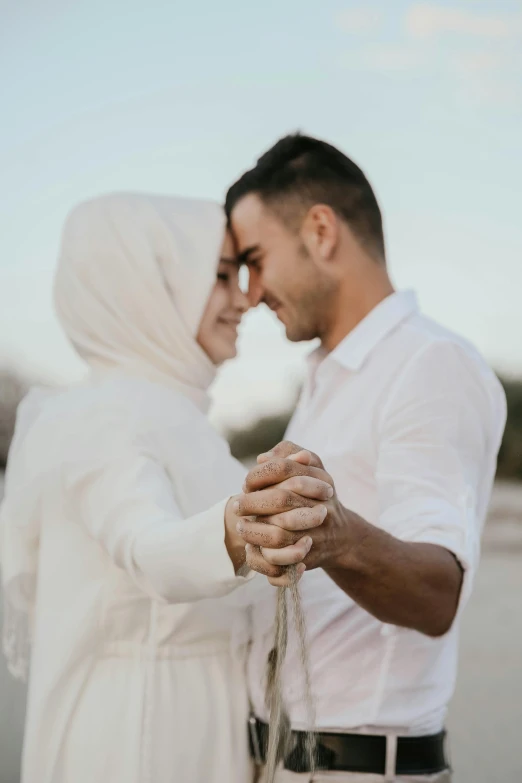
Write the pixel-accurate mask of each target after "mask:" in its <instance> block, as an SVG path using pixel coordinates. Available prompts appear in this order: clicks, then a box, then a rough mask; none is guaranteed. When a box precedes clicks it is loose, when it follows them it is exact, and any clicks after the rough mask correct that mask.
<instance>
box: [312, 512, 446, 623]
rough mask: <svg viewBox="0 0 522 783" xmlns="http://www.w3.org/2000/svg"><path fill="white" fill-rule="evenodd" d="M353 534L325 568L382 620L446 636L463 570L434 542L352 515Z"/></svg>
mask: <svg viewBox="0 0 522 783" xmlns="http://www.w3.org/2000/svg"><path fill="white" fill-rule="evenodd" d="M345 513H346V517H347V518H346V526H347V532H348V529H349V534H348V535H346V536H345V539H346V543H345V545H344V546H343V542H342V538H343V536H342V534H341V535H340V536H339V538H338V539H337V553H336V554H335V555H334V556H333V557H332V558H330V559H329V562H328V563H325V565H324V566H323V567H324V570H325V571H326V572H327V573H328V574H329V576H330V577H331V578H332V579H333V580H334V582H335V583H336V584H337V585H338V586H339V587H340V588H341V589H342V590H344V592H345V593H347V594H348V595H349V596H350V597H351V598H353V600H354V601H356V602H357V603H358V604H359V605H360V606H362V607H363V608H364V609H366V610H367V611H368V612H370V613H371V614H373V615H374V616H375V617H377V618H378V619H379V620H381V621H382V622H385V623H390V624H393V625H399V626H403V627H406V628H413V629H415V630H417V631H420V632H421V633H425V634H427V635H429V636H441V635H443V634H444V633H446V632H447V631H448V630H449V629H450V627H451V624H452V622H453V619H454V617H455V613H456V609H457V605H458V599H459V594H460V589H461V585H462V568H461V566H460V564H459V563H458V561H457V560H456V558H455V557H454V555H453V554H451V552H449V551H448V550H446V549H444V548H443V547H440V546H436V545H434V544H423V543H411V542H404V541H400V540H399V539H397V538H394V537H393V536H391V535H389V534H388V533H386V532H385V531H383V530H381V529H380V528H377V527H375V526H374V525H371V524H370V523H368V522H366V521H365V520H364V519H362V518H361V517H359V516H358V515H357V514H354V513H353V512H350V511H347V510H346V509H345Z"/></svg>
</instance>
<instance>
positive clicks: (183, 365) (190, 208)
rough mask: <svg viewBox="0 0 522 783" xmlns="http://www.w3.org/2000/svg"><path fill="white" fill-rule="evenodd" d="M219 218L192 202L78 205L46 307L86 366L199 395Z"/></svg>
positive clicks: (208, 206)
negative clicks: (201, 335)
mask: <svg viewBox="0 0 522 783" xmlns="http://www.w3.org/2000/svg"><path fill="white" fill-rule="evenodd" d="M224 232H225V215H224V212H223V209H222V208H221V207H220V205H219V204H217V203H214V202H211V201H202V200H196V199H185V198H171V197H162V196H145V195H139V194H115V195H109V196H103V197H100V198H96V199H93V200H92V201H87V202H85V203H83V204H80V206H78V207H77V208H76V209H75V210H74V211H73V212H72V213H71V214H70V216H69V217H68V219H67V221H66V224H65V228H64V231H63V237H62V245H61V251H60V258H59V262H58V269H57V272H56V278H55V287H54V300H55V306H56V311H57V314H58V318H59V320H60V322H61V324H62V327H63V329H64V330H65V333H66V334H67V337H68V338H69V340H70V342H71V343H72V345H73V346H74V348H75V350H76V351H77V353H78V354H79V355H80V356H81V357H82V358H83V359H84V360H85V361H86V362H88V364H89V365H91V367H93V368H95V369H98V368H100V367H101V368H113V369H121V370H127V371H128V372H130V373H133V374H138V375H144V376H147V377H157V378H159V379H161V380H162V381H163V382H166V383H171V384H172V385H180V386H181V387H185V389H186V390H191V391H192V393H193V394H195V395H196V396H199V397H200V398H204V396H205V392H206V390H207V388H208V386H209V385H210V383H211V381H212V380H213V378H214V375H215V368H214V366H213V364H212V363H211V361H210V359H209V358H208V356H207V355H206V354H205V353H204V351H203V350H202V348H201V347H200V346H199V345H198V343H197V342H196V334H197V331H198V327H199V323H200V321H201V318H202V315H203V311H204V309H205V305H206V302H207V300H208V297H209V295H210V292H211V290H212V287H213V284H214V282H215V279H216V271H217V264H218V258H219V251H220V248H221V244H222V242H223V236H224Z"/></svg>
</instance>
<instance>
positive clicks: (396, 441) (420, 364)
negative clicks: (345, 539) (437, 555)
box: [376, 342, 502, 605]
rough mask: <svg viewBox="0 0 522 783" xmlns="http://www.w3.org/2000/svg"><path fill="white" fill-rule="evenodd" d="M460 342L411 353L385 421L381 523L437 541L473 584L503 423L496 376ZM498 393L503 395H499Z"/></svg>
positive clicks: (403, 535)
mask: <svg viewBox="0 0 522 783" xmlns="http://www.w3.org/2000/svg"><path fill="white" fill-rule="evenodd" d="M485 369H486V370H487V371H488V374H484V373H483V372H482V371H481V368H480V366H477V364H476V362H475V360H474V359H473V358H472V357H469V356H467V355H466V354H465V352H464V350H463V349H461V348H460V347H459V346H458V345H456V344H453V343H450V342H440V343H435V344H433V345H430V346H429V347H428V348H426V349H424V350H423V351H422V352H421V354H420V355H417V357H414V358H413V359H411V360H410V362H409V364H408V365H407V367H406V368H405V369H404V371H403V372H402V374H401V376H400V378H399V380H398V381H397V383H396V386H395V388H394V389H392V390H391V394H390V397H389V400H388V404H387V405H386V406H385V410H384V414H383V416H382V418H381V422H380V438H379V453H378V460H377V477H376V478H377V487H378V497H379V525H380V526H381V527H382V528H383V529H385V530H387V531H388V532H389V533H391V534H392V535H394V536H395V537H396V538H399V539H401V540H403V541H412V542H425V543H430V544H437V545H439V546H441V547H444V548H446V549H448V550H449V551H450V552H452V553H453V554H454V555H455V556H456V557H457V559H458V560H459V562H460V564H461V565H462V567H463V569H464V574H465V575H464V583H463V588H462V591H461V599H460V603H461V605H463V604H465V602H466V601H467V598H468V597H469V594H470V592H471V589H472V582H473V575H474V573H475V570H476V567H477V564H478V560H479V554H480V535H481V529H482V524H483V517H484V513H485V507H486V505H487V502H488V500H489V494H490V491H491V486H492V483H493V478H494V473H495V466H496V456H497V451H498V447H499V440H500V435H501V432H502V427H500V428H499V426H498V419H499V415H500V417H501V414H499V410H500V409H501V406H500V405H497V406H495V399H494V398H495V392H497V389H496V387H495V384H494V382H496V379H494V376H493V374H492V373H490V372H489V370H488V368H485ZM497 401H498V400H497Z"/></svg>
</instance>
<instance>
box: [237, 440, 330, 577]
mask: <svg viewBox="0 0 522 783" xmlns="http://www.w3.org/2000/svg"><path fill="white" fill-rule="evenodd" d="M343 511H344V509H343V507H342V506H341V504H340V503H339V501H338V499H337V496H336V493H335V487H334V482H333V479H332V477H331V476H330V475H329V474H328V473H327V472H326V471H325V469H324V466H323V464H322V462H321V460H320V459H319V457H318V456H317V455H315V454H313V453H312V452H310V451H307V450H304V449H301V448H300V447H299V446H296V445H295V444H294V443H290V442H289V441H283V442H282V443H279V444H278V445H277V446H276V447H275V448H274V449H273V450H272V451H270V452H267V453H266V454H261V455H260V456H259V457H258V459H257V465H256V466H255V467H254V468H252V469H251V470H250V472H249V473H248V475H247V477H246V479H245V483H244V485H243V492H242V494H240V495H235V496H234V497H232V498H231V499H230V500H229V502H228V505H227V510H226V522H227V526H228V527H229V528H230V527H231V526H234V528H235V531H236V534H237V535H238V536H239V537H240V540H241V542H242V545H243V546H244V548H245V553H246V563H247V565H248V566H249V567H250V568H251V569H252V570H254V571H258V572H259V573H261V574H264V575H265V576H267V577H268V580H269V582H270V583H271V584H272V585H275V586H287V585H288V584H289V574H288V569H287V566H289V565H296V568H297V573H298V574H299V576H301V575H302V574H303V572H304V571H305V570H306V569H307V568H317V567H319V566H321V567H323V568H324V567H327V566H334V565H335V560H336V557H337V555H338V554H339V552H338V536H337V532H338V529H339V527H340V526H342V524H343Z"/></svg>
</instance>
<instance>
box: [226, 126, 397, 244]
mask: <svg viewBox="0 0 522 783" xmlns="http://www.w3.org/2000/svg"><path fill="white" fill-rule="evenodd" d="M249 193H255V194H256V195H257V196H258V197H259V198H260V199H261V201H262V202H263V203H264V204H265V205H266V206H268V207H269V208H270V209H271V210H272V211H273V212H274V214H277V215H278V217H280V218H281V219H282V220H283V222H284V223H285V224H286V225H288V226H289V227H297V226H298V225H300V221H301V219H302V218H303V216H304V212H305V211H307V210H308V209H310V207H312V206H313V205H314V204H326V205H328V206H329V207H331V209H333V210H334V212H335V213H336V214H337V215H338V216H339V218H341V219H342V220H345V221H346V223H347V224H348V225H349V226H350V228H351V230H352V231H353V233H354V235H355V236H356V237H357V239H358V240H359V242H360V243H361V245H363V246H364V247H365V248H366V249H367V251H368V252H369V253H370V254H371V255H373V256H374V257H375V258H377V259H378V260H384V258H385V250H384V234H383V228H382V217H381V211H380V209H379V205H378V203H377V199H376V197H375V194H374V192H373V190H372V187H371V185H370V183H369V182H368V180H367V179H366V177H365V175H364V173H363V172H362V171H361V169H360V168H359V167H358V166H357V165H356V164H355V163H354V162H353V161H352V160H350V158H348V157H347V156H346V155H344V154H343V153H342V152H341V151H340V150H338V149H336V148H335V147H333V146H332V145H331V144H327V143H326V142H325V141H321V140H319V139H314V138H312V137H310V136H302V135H301V134H300V133H295V134H292V135H290V136H285V137H284V138H282V139H280V140H279V141H278V142H277V143H276V144H274V146H273V147H271V148H270V149H269V150H268V151H267V152H265V153H264V155H262V156H261V157H260V158H259V160H258V161H257V163H256V165H255V166H254V168H253V169H250V171H247V172H245V174H243V175H242V177H240V179H238V180H237V182H235V183H234V184H233V185H232V186H231V187H230V189H229V191H228V193H227V197H226V201H225V209H226V212H227V215H228V217H229V218H230V215H231V213H232V210H233V209H234V207H235V206H236V204H237V203H238V202H239V201H240V200H241V199H242V198H243V197H244V196H246V195H248V194H249ZM297 221H298V222H297Z"/></svg>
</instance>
